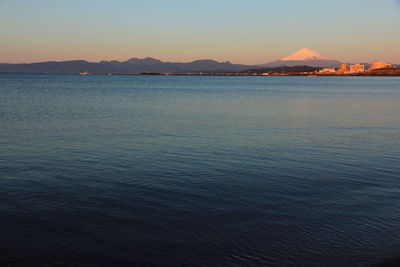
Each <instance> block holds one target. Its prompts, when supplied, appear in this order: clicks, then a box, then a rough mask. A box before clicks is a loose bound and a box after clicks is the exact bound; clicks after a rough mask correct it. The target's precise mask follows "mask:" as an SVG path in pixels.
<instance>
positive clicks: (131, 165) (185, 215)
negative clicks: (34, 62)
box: [0, 74, 400, 266]
mask: <svg viewBox="0 0 400 267" xmlns="http://www.w3.org/2000/svg"><path fill="white" fill-rule="evenodd" d="M0 147H1V149H0V266H134V265H137V266H147V265H151V266H170V265H195V266H258V265H262V266H268V265H281V266H365V265H368V264H370V263H373V262H379V261H381V260H384V259H386V258H391V257H394V256H398V255H400V78H370V77H175V76H79V75H70V76H69V75H8V74H1V75H0Z"/></svg>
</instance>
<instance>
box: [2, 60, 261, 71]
mask: <svg viewBox="0 0 400 267" xmlns="http://www.w3.org/2000/svg"><path fill="white" fill-rule="evenodd" d="M256 67H260V66H257V65H255V66H252V65H241V64H232V63H230V62H229V61H227V62H217V61H214V60H209V59H204V60H196V61H192V62H188V63H178V62H162V61H160V60H158V59H155V58H151V57H147V58H131V59H129V60H127V61H123V62H120V61H117V60H112V61H105V60H103V61H100V62H98V63H97V62H88V61H85V60H72V61H60V62H57V61H48V62H40V63H30V64H9V63H2V64H0V72H9V73H59V74H77V73H81V72H89V73H91V74H107V73H113V74H139V73H146V72H149V73H190V72H195V73H198V72H206V73H207V72H239V71H242V70H245V69H249V68H256Z"/></svg>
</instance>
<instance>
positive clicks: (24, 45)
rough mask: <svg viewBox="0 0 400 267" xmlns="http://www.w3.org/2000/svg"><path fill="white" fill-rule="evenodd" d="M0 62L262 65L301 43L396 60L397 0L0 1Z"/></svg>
mask: <svg viewBox="0 0 400 267" xmlns="http://www.w3.org/2000/svg"><path fill="white" fill-rule="evenodd" d="M0 34H1V37H0V62H33V61H45V60H68V59H86V60H90V61H99V60H102V59H106V60H110V59H117V60H126V59H128V58H131V57H147V56H152V57H155V58H159V59H161V60H165V61H190V60H194V59H201V58H211V59H215V60H219V61H226V60H230V61H232V62H234V63H265V62H268V61H271V60H275V59H278V58H281V57H284V56H286V55H287V54H290V53H291V52H293V51H294V50H297V49H300V48H303V47H308V48H311V49H314V50H316V51H317V52H319V53H321V54H322V55H324V56H326V57H329V58H335V59H339V60H342V61H347V62H358V61H362V62H364V61H371V60H374V59H380V60H385V61H390V62H394V63H400V2H399V1H397V0H335V1H326V0H324V1H322V0H279V1H276V0H202V1H192V0H168V1H167V0H140V1H136V0H130V1H129V0H85V1H83V0H82V1H78V0H65V1H62V0H0Z"/></svg>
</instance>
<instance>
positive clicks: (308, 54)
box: [263, 48, 342, 68]
mask: <svg viewBox="0 0 400 267" xmlns="http://www.w3.org/2000/svg"><path fill="white" fill-rule="evenodd" d="M341 63H342V62H340V61H338V60H335V59H327V58H326V57H324V56H321V55H320V54H319V53H317V52H315V51H313V50H311V49H309V48H302V49H300V50H298V51H296V52H294V53H293V54H291V55H289V56H287V57H284V58H282V59H280V60H277V61H273V62H269V63H266V64H263V67H268V68H275V67H284V66H287V67H294V66H310V67H320V68H324V67H338V66H339V65H340V64H341Z"/></svg>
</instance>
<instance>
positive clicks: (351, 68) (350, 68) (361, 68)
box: [318, 61, 393, 74]
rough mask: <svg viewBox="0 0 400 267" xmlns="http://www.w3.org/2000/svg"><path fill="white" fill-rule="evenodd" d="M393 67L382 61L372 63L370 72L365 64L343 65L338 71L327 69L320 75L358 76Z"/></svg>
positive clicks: (321, 71)
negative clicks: (358, 74)
mask: <svg viewBox="0 0 400 267" xmlns="http://www.w3.org/2000/svg"><path fill="white" fill-rule="evenodd" d="M392 67H393V65H392V64H389V63H386V62H382V61H374V62H372V63H371V65H370V67H369V68H368V70H367V69H366V65H363V64H341V65H340V67H339V68H338V69H334V68H325V69H322V70H320V71H319V72H318V74H357V73H364V72H369V71H373V70H378V69H388V68H392Z"/></svg>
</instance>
